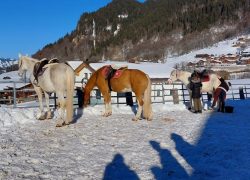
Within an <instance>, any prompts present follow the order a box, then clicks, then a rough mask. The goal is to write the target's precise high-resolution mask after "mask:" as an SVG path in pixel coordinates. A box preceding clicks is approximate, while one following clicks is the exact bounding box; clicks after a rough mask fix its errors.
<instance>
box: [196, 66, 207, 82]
mask: <svg viewBox="0 0 250 180" xmlns="http://www.w3.org/2000/svg"><path fill="white" fill-rule="evenodd" d="M194 76H198V77H199V78H200V80H201V82H207V81H209V80H210V76H209V73H208V72H207V70H206V69H204V70H203V71H201V72H198V71H194V72H193V73H192V75H191V77H194Z"/></svg>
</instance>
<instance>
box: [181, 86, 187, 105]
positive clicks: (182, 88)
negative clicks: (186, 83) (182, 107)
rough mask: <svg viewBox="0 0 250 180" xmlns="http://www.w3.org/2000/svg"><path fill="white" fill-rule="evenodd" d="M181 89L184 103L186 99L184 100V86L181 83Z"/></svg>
mask: <svg viewBox="0 0 250 180" xmlns="http://www.w3.org/2000/svg"><path fill="white" fill-rule="evenodd" d="M181 90H182V97H183V102H184V103H185V102H186V100H185V94H184V87H183V84H181Z"/></svg>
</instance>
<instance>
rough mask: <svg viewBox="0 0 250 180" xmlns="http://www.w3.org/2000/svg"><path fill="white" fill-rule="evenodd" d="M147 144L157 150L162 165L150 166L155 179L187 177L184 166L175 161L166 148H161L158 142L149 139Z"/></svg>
mask: <svg viewBox="0 0 250 180" xmlns="http://www.w3.org/2000/svg"><path fill="white" fill-rule="evenodd" d="M149 144H150V145H151V146H152V148H153V149H154V150H155V151H157V152H158V154H159V157H160V162H161V166H162V167H159V166H152V167H151V168H150V170H151V172H152V173H153V175H154V178H155V179H157V180H164V179H171V178H180V179H187V178H188V177H189V176H188V174H187V173H186V172H185V170H184V168H183V167H182V166H181V165H180V164H179V163H178V162H177V160H176V159H175V158H174V157H173V156H172V154H171V153H170V151H169V150H168V149H163V148H161V146H160V143H159V142H156V141H150V142H149Z"/></svg>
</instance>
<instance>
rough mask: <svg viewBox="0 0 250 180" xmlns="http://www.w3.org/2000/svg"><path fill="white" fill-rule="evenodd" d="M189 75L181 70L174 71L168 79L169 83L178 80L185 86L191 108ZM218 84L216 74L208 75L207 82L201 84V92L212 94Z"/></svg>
mask: <svg viewBox="0 0 250 180" xmlns="http://www.w3.org/2000/svg"><path fill="white" fill-rule="evenodd" d="M191 74H192V73H190V72H188V71H182V70H177V69H175V70H173V71H172V72H171V74H170V78H169V80H170V82H171V81H172V82H174V81H177V80H180V81H181V82H182V83H183V84H184V85H185V86H186V88H187V90H188V92H189V96H190V107H192V101H191V99H192V98H191V90H190V89H189V83H190V78H191ZM220 83H221V82H220V80H219V78H218V77H217V75H216V74H209V80H208V81H206V82H202V89H201V91H202V92H208V93H210V94H213V92H214V91H215V89H216V88H217V87H218V86H219V85H220Z"/></svg>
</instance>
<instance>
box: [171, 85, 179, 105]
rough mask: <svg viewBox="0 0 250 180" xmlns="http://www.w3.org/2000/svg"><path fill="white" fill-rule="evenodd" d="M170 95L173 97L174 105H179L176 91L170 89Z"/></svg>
mask: <svg viewBox="0 0 250 180" xmlns="http://www.w3.org/2000/svg"><path fill="white" fill-rule="evenodd" d="M170 94H171V95H172V97H173V102H174V104H179V95H178V89H177V88H175V89H170Z"/></svg>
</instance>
